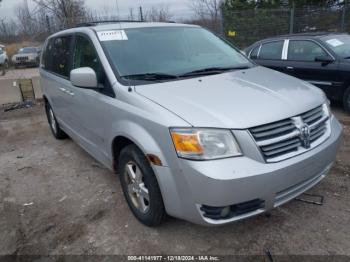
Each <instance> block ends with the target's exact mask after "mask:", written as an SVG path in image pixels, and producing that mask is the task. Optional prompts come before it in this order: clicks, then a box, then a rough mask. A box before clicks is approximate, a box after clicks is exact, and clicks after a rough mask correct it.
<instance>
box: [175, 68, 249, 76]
mask: <svg viewBox="0 0 350 262" xmlns="http://www.w3.org/2000/svg"><path fill="white" fill-rule="evenodd" d="M248 68H250V67H249V66H237V67H208V68H203V69H199V70H194V71H191V72H188V73H184V74H182V75H179V77H185V76H196V75H211V74H221V73H223V72H226V71H232V70H243V69H248Z"/></svg>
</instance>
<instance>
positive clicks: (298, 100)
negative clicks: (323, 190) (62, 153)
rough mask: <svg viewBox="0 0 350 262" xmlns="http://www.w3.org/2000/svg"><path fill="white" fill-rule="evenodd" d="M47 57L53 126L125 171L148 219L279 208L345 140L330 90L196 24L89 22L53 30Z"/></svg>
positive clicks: (45, 84)
mask: <svg viewBox="0 0 350 262" xmlns="http://www.w3.org/2000/svg"><path fill="white" fill-rule="evenodd" d="M41 61H42V62H41V65H40V75H41V86H42V89H43V94H44V100H45V107H46V113H47V119H48V123H49V125H50V128H51V131H52V133H53V135H54V136H55V137H56V138H57V139H63V138H65V137H67V135H68V136H69V137H71V138H72V139H74V140H75V141H76V142H77V143H78V144H79V145H80V146H82V147H83V148H84V149H85V150H86V151H87V152H89V153H90V154H91V155H92V156H94V157H95V158H96V159H97V160H99V161H100V162H101V163H103V164H104V165H105V166H106V167H108V168H110V169H111V170H114V171H115V172H116V173H118V174H119V178H120V182H121V187H122V189H123V192H124V196H125V198H126V201H127V203H128V205H129V207H130V209H131V211H132V212H133V214H134V215H135V217H137V218H138V219H139V220H140V221H141V222H142V223H144V224H146V225H148V226H155V225H159V224H160V223H161V222H162V221H163V219H164V217H165V215H166V214H169V215H172V216H174V217H178V218H182V219H186V220H188V221H192V222H194V223H199V224H202V225H222V224H226V223H231V222H234V221H237V220H240V219H244V218H248V217H251V216H254V215H258V214H261V213H263V212H265V211H268V210H271V209H273V208H275V207H278V206H280V205H282V204H284V203H286V202H288V201H290V200H292V199H293V198H295V197H296V196H298V195H300V194H302V193H303V192H304V191H306V190H308V189H310V188H311V187H313V186H314V185H316V184H317V183H318V182H320V181H321V180H322V179H323V178H324V177H325V176H326V174H327V173H328V171H329V170H330V168H331V166H332V163H333V162H334V160H335V157H336V153H337V150H338V148H339V145H340V141H341V133H342V127H341V125H340V123H339V122H338V120H337V119H336V118H335V117H334V116H333V114H332V112H331V110H330V107H329V104H328V100H327V98H326V97H325V95H324V93H323V92H322V91H321V90H319V89H318V88H316V87H314V86H313V85H311V84H309V83H306V82H304V81H301V80H299V79H296V78H293V77H290V76H288V75H285V74H281V73H279V72H276V71H273V70H270V69H268V68H264V67H261V66H257V65H255V64H254V63H252V62H251V61H250V60H249V59H247V58H246V57H245V56H244V55H243V54H241V52H240V51H239V50H237V49H236V48H234V47H232V46H231V45H230V44H229V43H227V42H225V41H223V40H222V39H221V38H219V37H217V36H216V35H215V34H213V33H211V32H209V31H207V30H206V29H203V28H201V27H199V26H196V25H185V24H176V23H144V22H134V23H99V22H97V23H89V24H86V25H82V26H78V27H76V28H72V29H68V30H65V31H62V32H59V33H56V34H54V35H52V36H50V37H49V38H48V40H47V41H46V44H45V47H44V49H43V54H42V60H41Z"/></svg>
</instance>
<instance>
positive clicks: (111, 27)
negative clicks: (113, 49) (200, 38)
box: [91, 22, 198, 31]
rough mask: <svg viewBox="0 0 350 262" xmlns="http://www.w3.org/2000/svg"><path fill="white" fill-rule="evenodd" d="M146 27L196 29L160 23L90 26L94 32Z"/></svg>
mask: <svg viewBox="0 0 350 262" xmlns="http://www.w3.org/2000/svg"><path fill="white" fill-rule="evenodd" d="M146 27H198V26H196V25H188V24H178V23H166V22H165V23H162V22H121V23H118V22H116V23H103V24H97V25H94V26H91V28H92V29H94V30H95V31H105V30H116V29H130V28H146Z"/></svg>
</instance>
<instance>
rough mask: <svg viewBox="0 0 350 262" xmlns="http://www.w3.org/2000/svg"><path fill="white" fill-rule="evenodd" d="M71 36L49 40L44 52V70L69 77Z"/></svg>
mask: <svg viewBox="0 0 350 262" xmlns="http://www.w3.org/2000/svg"><path fill="white" fill-rule="evenodd" d="M71 42H72V36H64V37H58V38H53V39H50V41H49V42H48V44H47V47H46V50H45V53H46V55H45V58H44V59H45V60H44V61H45V62H44V63H45V69H47V70H49V71H51V72H54V73H56V74H59V75H61V76H64V77H69V73H70V68H71V66H70V60H71Z"/></svg>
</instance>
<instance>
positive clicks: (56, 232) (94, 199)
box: [0, 106, 350, 255]
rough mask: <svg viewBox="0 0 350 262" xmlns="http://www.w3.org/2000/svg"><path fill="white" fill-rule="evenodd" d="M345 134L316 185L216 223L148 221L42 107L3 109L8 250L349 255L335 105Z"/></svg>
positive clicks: (3, 248)
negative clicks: (53, 129) (303, 195)
mask: <svg viewBox="0 0 350 262" xmlns="http://www.w3.org/2000/svg"><path fill="white" fill-rule="evenodd" d="M333 109H334V112H335V114H336V115H337V117H338V118H339V119H340V121H341V122H342V124H343V125H344V140H343V145H342V147H341V150H340V152H339V154H338V156H337V162H336V164H335V165H334V167H333V169H332V171H331V173H330V175H329V176H328V177H327V178H326V179H324V180H323V181H322V182H321V183H320V184H319V185H317V186H316V187H314V188H313V189H312V190H310V193H315V194H321V195H323V196H324V197H325V204H324V205H323V206H316V205H311V204H306V203H302V202H298V201H291V202H289V203H288V204H286V205H284V206H282V207H280V208H277V209H275V210H273V211H272V212H271V216H266V215H260V216H257V217H254V218H250V219H248V220H244V221H241V222H237V223H234V224H230V225H227V226H222V227H217V228H206V227H202V226H197V225H193V224H190V223H187V222H184V221H181V220H177V219H174V218H169V219H168V220H167V221H166V222H165V224H164V225H163V226H161V227H159V228H147V227H145V226H143V225H141V224H140V223H139V222H138V221H137V220H136V219H135V218H134V217H133V215H132V214H131V212H130V211H129V209H128V207H127V204H126V202H125V201H124V197H123V195H122V191H121V187H120V184H119V180H118V179H117V176H116V175H115V174H113V173H112V172H110V171H108V170H107V169H105V168H103V167H102V166H101V165H100V164H99V163H97V162H96V161H95V160H94V159H93V158H92V157H90V156H89V155H88V154H87V153H85V152H84V151H83V150H82V149H81V148H80V147H79V146H77V145H76V144H75V143H74V142H72V141H71V140H65V141H57V140H55V139H54V138H53V137H52V135H51V133H50V131H49V128H48V125H47V123H46V119H45V116H44V110H43V107H42V106H36V107H34V108H31V109H21V110H16V111H12V112H7V113H4V112H0V232H1V233H0V254H31V255H33V254H36V255H45V254H56V255H58V254H104V255H105V254H123V255H126V254H128V255H135V254H153V255H154V254H194V255H195V254H198V255H202V254H213V255H225V254H252V255H264V254H265V250H266V249H269V250H270V251H271V253H272V254H273V255H277V254H303V255H310V254H312V255H316V254H317V255H336V254H343V255H350V226H349V222H350V205H349V202H350V195H349V188H350V177H349V176H350V116H349V115H346V114H345V113H344V112H343V111H342V109H340V108H339V107H338V108H337V107H336V108H333Z"/></svg>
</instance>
